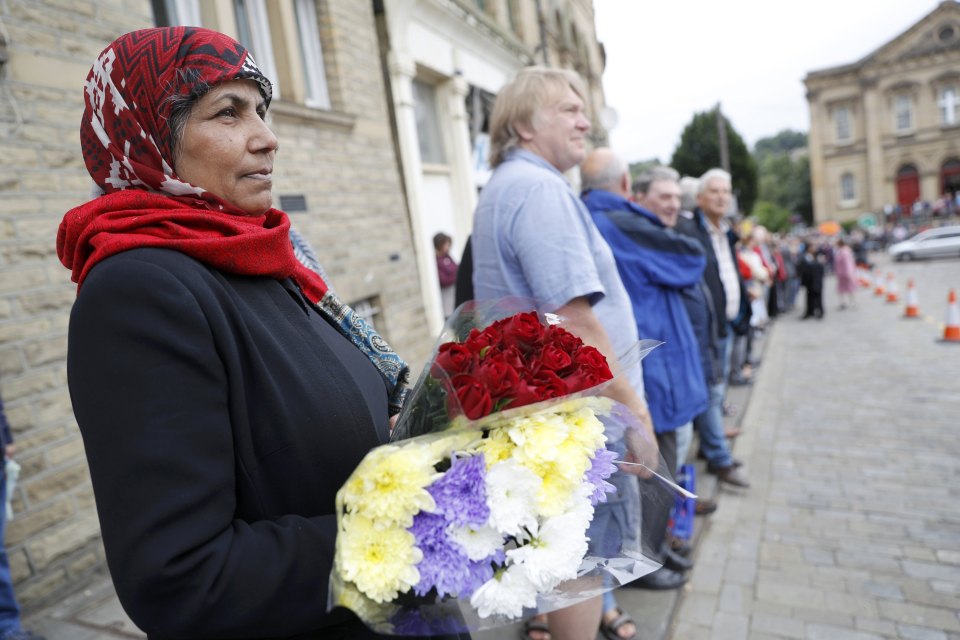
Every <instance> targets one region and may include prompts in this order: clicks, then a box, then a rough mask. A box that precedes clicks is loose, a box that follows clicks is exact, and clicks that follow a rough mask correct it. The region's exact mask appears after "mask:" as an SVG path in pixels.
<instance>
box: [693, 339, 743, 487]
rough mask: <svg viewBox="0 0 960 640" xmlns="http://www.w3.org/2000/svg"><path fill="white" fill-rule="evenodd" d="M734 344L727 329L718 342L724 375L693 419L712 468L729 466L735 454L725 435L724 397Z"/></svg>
mask: <svg viewBox="0 0 960 640" xmlns="http://www.w3.org/2000/svg"><path fill="white" fill-rule="evenodd" d="M732 345H733V329H732V328H728V329H727V336H726V337H725V338H721V339H720V340H719V342H718V347H719V349H718V351H719V352H720V358H721V362H723V376H721V378H720V380H719V382H717V383H716V384H712V385H710V399H709V404H708V405H707V408H706V410H705V411H704V412H703V413H701V414H700V415H698V416H697V417H696V418H694V419H693V426H694V428H695V429H696V430H697V433H699V434H700V450H701V451H702V452H703V455H704V456H706V458H707V465H708V467H710V468H713V469H716V468H722V467H729V466H730V465H731V464H733V456H732V455H731V454H730V448H729V447H727V440H726V437H725V436H724V435H723V399H724V397H726V395H727V376H729V374H730V355H731V351H732Z"/></svg>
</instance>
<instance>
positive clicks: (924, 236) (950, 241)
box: [887, 225, 960, 261]
mask: <svg viewBox="0 0 960 640" xmlns="http://www.w3.org/2000/svg"><path fill="white" fill-rule="evenodd" d="M887 251H888V252H889V253H890V255H891V256H892V257H893V258H894V259H895V260H897V261H900V260H913V259H915V258H938V257H952V256H956V257H960V225H951V226H949V227H937V228H936V229H927V230H926V231H921V232H920V233H918V234H917V235H915V236H913V237H912V238H908V239H907V240H904V241H903V242H897V243H896V244H892V245H890V247H888V248H887Z"/></svg>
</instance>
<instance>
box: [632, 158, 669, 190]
mask: <svg viewBox="0 0 960 640" xmlns="http://www.w3.org/2000/svg"><path fill="white" fill-rule="evenodd" d="M661 165H662V163H661V162H660V159H659V158H650V159H649V160H640V161H638V162H631V163H630V164H629V165H628V166H629V167H630V183H631V184H632V183H633V181H634V180H636V179H637V178H639V177H640V174H641V173H643V172H644V171H646V170H647V169H650V168H652V167H659V166H661Z"/></svg>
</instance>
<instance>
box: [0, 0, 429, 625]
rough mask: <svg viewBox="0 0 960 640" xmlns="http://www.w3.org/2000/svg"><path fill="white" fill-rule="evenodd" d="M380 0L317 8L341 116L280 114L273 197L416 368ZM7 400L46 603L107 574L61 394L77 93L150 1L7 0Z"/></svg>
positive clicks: (1, 273)
mask: <svg viewBox="0 0 960 640" xmlns="http://www.w3.org/2000/svg"><path fill="white" fill-rule="evenodd" d="M371 13H372V9H371V5H370V3H367V2H352V1H350V0H331V1H330V2H322V3H320V22H321V40H322V41H323V46H324V55H325V56H326V62H327V68H328V79H329V81H330V84H331V94H332V96H333V102H334V105H333V112H332V114H326V115H325V114H319V116H318V114H316V113H315V112H311V111H310V110H306V109H302V108H301V109H299V110H298V109H296V108H291V109H287V110H285V111H284V110H282V109H280V108H278V109H277V114H276V115H274V116H273V126H274V127H275V129H276V131H277V134H278V138H279V139H280V145H281V151H280V153H279V155H278V160H277V166H276V172H277V182H276V186H275V194H276V195H280V194H304V195H305V196H306V197H307V203H308V209H309V210H308V212H306V213H297V214H294V215H292V218H293V222H294V224H295V226H296V227H297V228H298V229H300V230H301V231H302V232H303V233H304V235H306V236H307V238H308V239H310V241H311V242H312V243H313V245H314V247H315V248H316V249H317V251H318V253H319V255H320V257H321V259H322V260H323V262H324V265H325V267H326V268H327V269H328V271H329V273H330V275H331V276H332V279H333V282H334V285H335V287H336V288H337V290H338V291H339V292H340V293H341V294H342V295H343V297H344V298H346V299H347V300H357V299H360V298H367V297H374V298H376V300H377V301H378V302H379V303H380V306H381V307H382V309H383V311H382V317H381V318H380V320H381V321H382V326H383V328H384V332H385V333H386V335H387V337H388V339H389V340H390V341H391V343H392V344H393V345H394V346H395V348H396V349H397V350H398V351H399V352H400V353H401V354H402V355H404V356H405V357H406V358H407V359H408V360H410V361H411V363H417V362H419V361H421V360H422V359H423V357H424V356H425V354H426V352H427V350H428V349H429V347H430V345H431V342H432V338H431V336H429V335H428V334H427V329H426V326H425V322H424V319H423V309H422V302H421V299H422V298H421V295H420V291H419V288H418V284H417V282H418V280H417V275H416V262H415V256H414V254H413V245H412V242H411V240H410V231H409V223H408V218H407V212H406V206H405V200H404V195H403V189H402V186H401V184H400V178H399V175H398V170H397V164H396V158H395V152H394V149H393V147H392V143H391V138H390V127H389V123H388V121H387V108H386V104H385V102H384V100H385V98H384V87H383V81H382V74H381V70H380V67H379V63H378V54H377V42H376V35H375V31H374V21H373V16H372V15H371ZM0 23H2V28H0V35H4V36H5V37H6V39H7V40H8V47H7V49H8V54H9V58H10V59H9V61H8V63H7V64H6V65H4V67H3V68H2V69H0V392H2V396H3V400H4V402H5V405H6V412H7V417H8V419H9V421H10V423H11V425H12V428H13V430H14V433H15V436H16V439H17V446H18V455H17V459H18V461H19V462H20V463H21V464H22V466H23V469H22V472H21V477H20V482H19V484H18V485H17V489H16V491H15V493H14V496H13V506H14V512H15V517H14V519H13V520H12V521H11V522H10V524H9V527H8V530H7V548H8V550H9V553H10V562H11V570H12V573H13V577H14V581H15V583H16V588H17V594H18V598H19V599H20V601H21V603H22V604H23V605H24V606H25V607H26V608H31V607H36V606H39V605H42V604H46V603H48V602H51V601H53V600H56V599H57V598H59V597H61V596H62V595H63V594H65V593H67V592H69V591H71V590H73V589H76V588H77V587H78V586H80V585H82V584H83V583H84V582H85V581H86V580H87V579H88V578H89V577H90V575H91V574H92V573H93V572H94V571H96V570H97V569H100V568H102V567H103V550H102V545H101V542H100V538H99V530H98V525H97V519H96V511H95V505H94V501H93V494H92V490H91V485H90V479H89V474H88V471H87V467H86V462H85V459H84V455H83V445H82V442H81V439H80V435H79V431H78V430H77V427H76V423H75V421H74V418H73V415H72V411H71V408H70V399H69V394H68V391H67V387H66V366H65V357H66V331H67V323H68V317H69V311H70V306H71V304H72V302H73V299H74V296H75V287H74V285H73V284H72V283H70V281H69V275H70V274H69V272H68V271H67V270H66V269H65V268H63V267H62V266H61V265H60V263H59V261H58V260H57V257H56V251H55V238H56V232H57V227H58V225H59V223H60V220H61V218H62V216H63V214H64V212H65V211H67V210H68V209H69V208H71V207H73V206H75V205H76V204H79V203H81V202H83V201H84V200H86V198H87V193H88V184H89V178H88V177H87V174H86V171H85V169H84V166H83V162H82V159H81V157H80V145H79V137H78V129H79V127H78V125H79V120H80V114H81V113H82V85H83V81H84V78H85V77H86V74H87V71H88V70H89V67H90V63H91V62H92V60H93V58H94V56H95V55H96V54H97V53H99V52H100V51H101V50H102V49H103V47H104V46H106V45H107V44H108V43H109V42H110V41H112V40H113V39H114V38H115V37H117V36H118V35H120V34H122V33H125V32H127V31H131V30H134V29H139V28H143V27H147V26H152V25H153V16H152V12H151V10H150V4H149V2H148V1H147V0H98V1H96V2H92V1H84V0H45V1H40V0H0Z"/></svg>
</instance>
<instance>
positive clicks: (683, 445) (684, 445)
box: [671, 420, 693, 478]
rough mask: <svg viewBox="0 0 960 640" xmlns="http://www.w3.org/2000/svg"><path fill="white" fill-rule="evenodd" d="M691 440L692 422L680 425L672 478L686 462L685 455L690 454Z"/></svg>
mask: <svg viewBox="0 0 960 640" xmlns="http://www.w3.org/2000/svg"><path fill="white" fill-rule="evenodd" d="M691 440H693V421H692V420H691V421H690V422H688V423H686V424H682V425H680V426H679V427H677V464H676V467H675V468H674V469H671V471H673V477H674V478H676V477H677V472H678V471H679V470H680V467H681V466H683V464H684V463H686V461H687V455H689V453H690V441H691Z"/></svg>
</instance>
